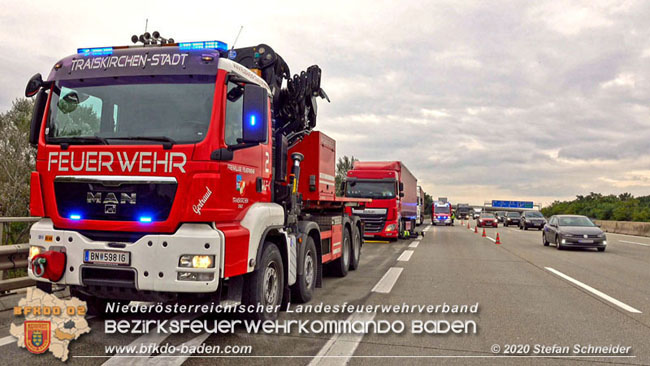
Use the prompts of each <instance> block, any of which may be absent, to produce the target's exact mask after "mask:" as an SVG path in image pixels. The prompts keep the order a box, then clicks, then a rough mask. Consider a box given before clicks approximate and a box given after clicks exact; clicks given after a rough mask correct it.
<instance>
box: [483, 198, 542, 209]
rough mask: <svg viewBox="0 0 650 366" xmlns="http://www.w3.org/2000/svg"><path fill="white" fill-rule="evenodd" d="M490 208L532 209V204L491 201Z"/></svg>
mask: <svg viewBox="0 0 650 366" xmlns="http://www.w3.org/2000/svg"><path fill="white" fill-rule="evenodd" d="M492 207H499V208H533V202H531V201H503V200H492Z"/></svg>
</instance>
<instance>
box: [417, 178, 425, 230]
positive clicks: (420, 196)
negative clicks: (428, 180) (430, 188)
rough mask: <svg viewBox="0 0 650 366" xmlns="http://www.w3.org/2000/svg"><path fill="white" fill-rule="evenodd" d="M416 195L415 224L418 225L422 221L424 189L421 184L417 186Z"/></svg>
mask: <svg viewBox="0 0 650 366" xmlns="http://www.w3.org/2000/svg"><path fill="white" fill-rule="evenodd" d="M417 196H418V197H417V202H418V210H417V211H418V212H417V214H416V219H415V224H416V226H420V225H422V224H423V223H424V191H423V190H422V186H418V191H417Z"/></svg>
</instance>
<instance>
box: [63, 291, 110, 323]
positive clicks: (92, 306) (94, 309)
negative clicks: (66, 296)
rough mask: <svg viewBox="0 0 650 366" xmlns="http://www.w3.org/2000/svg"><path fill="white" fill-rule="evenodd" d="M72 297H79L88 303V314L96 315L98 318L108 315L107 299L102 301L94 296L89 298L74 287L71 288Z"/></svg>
mask: <svg viewBox="0 0 650 366" xmlns="http://www.w3.org/2000/svg"><path fill="white" fill-rule="evenodd" d="M70 296H71V297H77V298H79V299H80V300H82V301H85V302H86V314H87V315H95V316H98V317H103V316H104V315H105V314H106V304H107V303H108V300H107V299H100V298H98V297H94V296H88V295H86V294H83V293H81V292H80V291H79V290H77V289H76V288H74V287H70Z"/></svg>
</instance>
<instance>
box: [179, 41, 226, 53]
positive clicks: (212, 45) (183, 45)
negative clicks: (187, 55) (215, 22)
mask: <svg viewBox="0 0 650 366" xmlns="http://www.w3.org/2000/svg"><path fill="white" fill-rule="evenodd" d="M178 48H180V49H181V51H191V50H205V49H212V50H221V51H228V45H227V44H226V43H224V42H221V41H201V42H179V43H178Z"/></svg>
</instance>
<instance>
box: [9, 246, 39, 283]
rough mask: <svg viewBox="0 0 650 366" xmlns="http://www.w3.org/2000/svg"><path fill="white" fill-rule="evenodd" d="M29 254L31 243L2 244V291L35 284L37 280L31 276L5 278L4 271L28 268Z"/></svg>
mask: <svg viewBox="0 0 650 366" xmlns="http://www.w3.org/2000/svg"><path fill="white" fill-rule="evenodd" d="M28 256H29V244H15V245H0V271H2V277H3V278H2V280H0V292H7V291H11V290H16V289H19V288H23V287H28V286H33V285H35V284H36V281H34V280H32V279H30V278H29V277H26V276H23V277H16V278H10V279H4V272H5V271H8V270H11V269H19V268H27V257H28Z"/></svg>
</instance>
